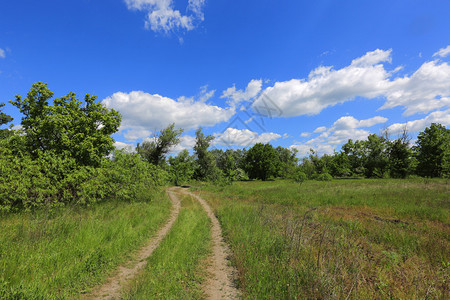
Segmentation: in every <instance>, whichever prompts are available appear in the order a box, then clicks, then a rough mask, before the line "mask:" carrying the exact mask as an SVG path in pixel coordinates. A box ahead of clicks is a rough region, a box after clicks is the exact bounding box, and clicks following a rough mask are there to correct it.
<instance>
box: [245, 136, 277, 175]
mask: <svg viewBox="0 0 450 300" xmlns="http://www.w3.org/2000/svg"><path fill="white" fill-rule="evenodd" d="M279 166H280V160H279V157H278V153H277V151H276V150H275V149H274V148H273V147H272V145H270V144H265V145H264V144H262V143H257V144H255V145H254V146H253V147H252V148H250V149H249V150H248V152H247V155H246V157H245V171H246V172H247V173H248V176H249V177H250V179H261V180H267V179H269V178H270V177H272V176H276V175H277V173H278V170H279Z"/></svg>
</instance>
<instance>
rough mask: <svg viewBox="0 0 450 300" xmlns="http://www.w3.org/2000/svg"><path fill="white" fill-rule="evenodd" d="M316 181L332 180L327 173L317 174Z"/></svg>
mask: <svg viewBox="0 0 450 300" xmlns="http://www.w3.org/2000/svg"><path fill="white" fill-rule="evenodd" d="M316 179H317V180H319V181H331V180H332V179H333V176H331V175H330V174H328V173H322V174H319V175H318V176H317V178H316Z"/></svg>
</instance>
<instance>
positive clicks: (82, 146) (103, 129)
mask: <svg viewBox="0 0 450 300" xmlns="http://www.w3.org/2000/svg"><path fill="white" fill-rule="evenodd" d="M52 97H53V92H52V91H50V89H48V88H47V84H46V83H42V82H37V83H35V84H33V86H32V88H31V90H30V91H29V92H28V94H27V97H26V98H24V99H23V98H22V97H21V96H20V95H17V96H16V99H15V100H14V101H10V102H11V103H12V104H13V105H14V106H16V107H17V108H18V109H19V110H20V112H21V113H22V114H23V115H24V117H23V118H22V122H21V124H22V128H23V131H24V133H25V136H26V139H25V148H26V150H27V151H28V152H29V153H30V154H31V156H32V157H33V158H37V157H38V156H39V153H40V152H45V151H51V152H52V153H54V154H55V155H61V156H68V157H71V158H74V159H75V160H76V162H77V164H79V165H90V166H98V165H99V164H100V161H101V159H102V158H103V157H105V156H106V155H108V154H109V153H110V152H111V151H112V150H113V149H114V145H113V143H114V139H113V138H112V137H111V134H113V133H114V132H116V131H117V130H118V128H119V126H120V121H121V117H120V115H119V113H118V112H117V111H115V110H113V109H111V110H109V109H107V108H105V107H104V106H103V105H102V104H101V103H95V100H96V98H97V97H96V96H90V95H86V96H85V98H84V103H83V102H82V101H79V100H77V98H76V95H75V93H69V94H68V95H67V96H64V97H61V98H57V99H53V105H50V104H49V100H50V99H52Z"/></svg>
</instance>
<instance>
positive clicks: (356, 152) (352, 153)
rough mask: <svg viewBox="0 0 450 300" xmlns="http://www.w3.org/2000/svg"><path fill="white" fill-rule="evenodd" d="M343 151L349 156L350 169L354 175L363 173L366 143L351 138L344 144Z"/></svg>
mask: <svg viewBox="0 0 450 300" xmlns="http://www.w3.org/2000/svg"><path fill="white" fill-rule="evenodd" d="M342 151H343V153H344V154H345V155H346V156H347V157H348V162H349V164H350V171H351V172H352V174H354V175H362V174H363V173H364V145H363V142H362V141H358V140H357V141H355V142H353V140H352V139H349V140H348V142H347V143H345V144H344V145H343V146H342Z"/></svg>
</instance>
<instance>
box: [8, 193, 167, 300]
mask: <svg viewBox="0 0 450 300" xmlns="http://www.w3.org/2000/svg"><path fill="white" fill-rule="evenodd" d="M169 211H170V202H169V200H168V198H167V196H165V195H164V194H161V195H160V196H159V197H155V200H154V201H152V202H136V203H126V202H105V203H102V204H98V205H95V206H92V207H90V208H79V207H72V208H70V207H66V208H62V209H60V210H57V211H53V212H51V213H48V212H46V211H44V210H40V211H36V212H33V213H31V212H22V213H17V214H10V215H7V216H2V219H1V220H0V226H1V232H0V299H57V298H67V297H71V296H76V295H78V294H80V293H82V292H83V291H86V290H89V289H90V288H92V287H93V286H95V285H96V284H98V283H100V282H101V281H102V280H104V279H105V278H106V276H107V275H108V272H109V271H111V270H113V269H114V268H116V267H117V266H118V264H120V263H123V262H125V261H126V260H128V259H130V253H132V252H133V250H135V249H137V248H138V247H139V246H141V245H142V244H143V243H144V242H145V241H147V240H148V239H149V238H150V236H152V235H153V234H154V233H155V232H156V230H157V229H158V227H159V226H160V225H162V223H164V221H165V220H166V219H167V217H168V215H169Z"/></svg>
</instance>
